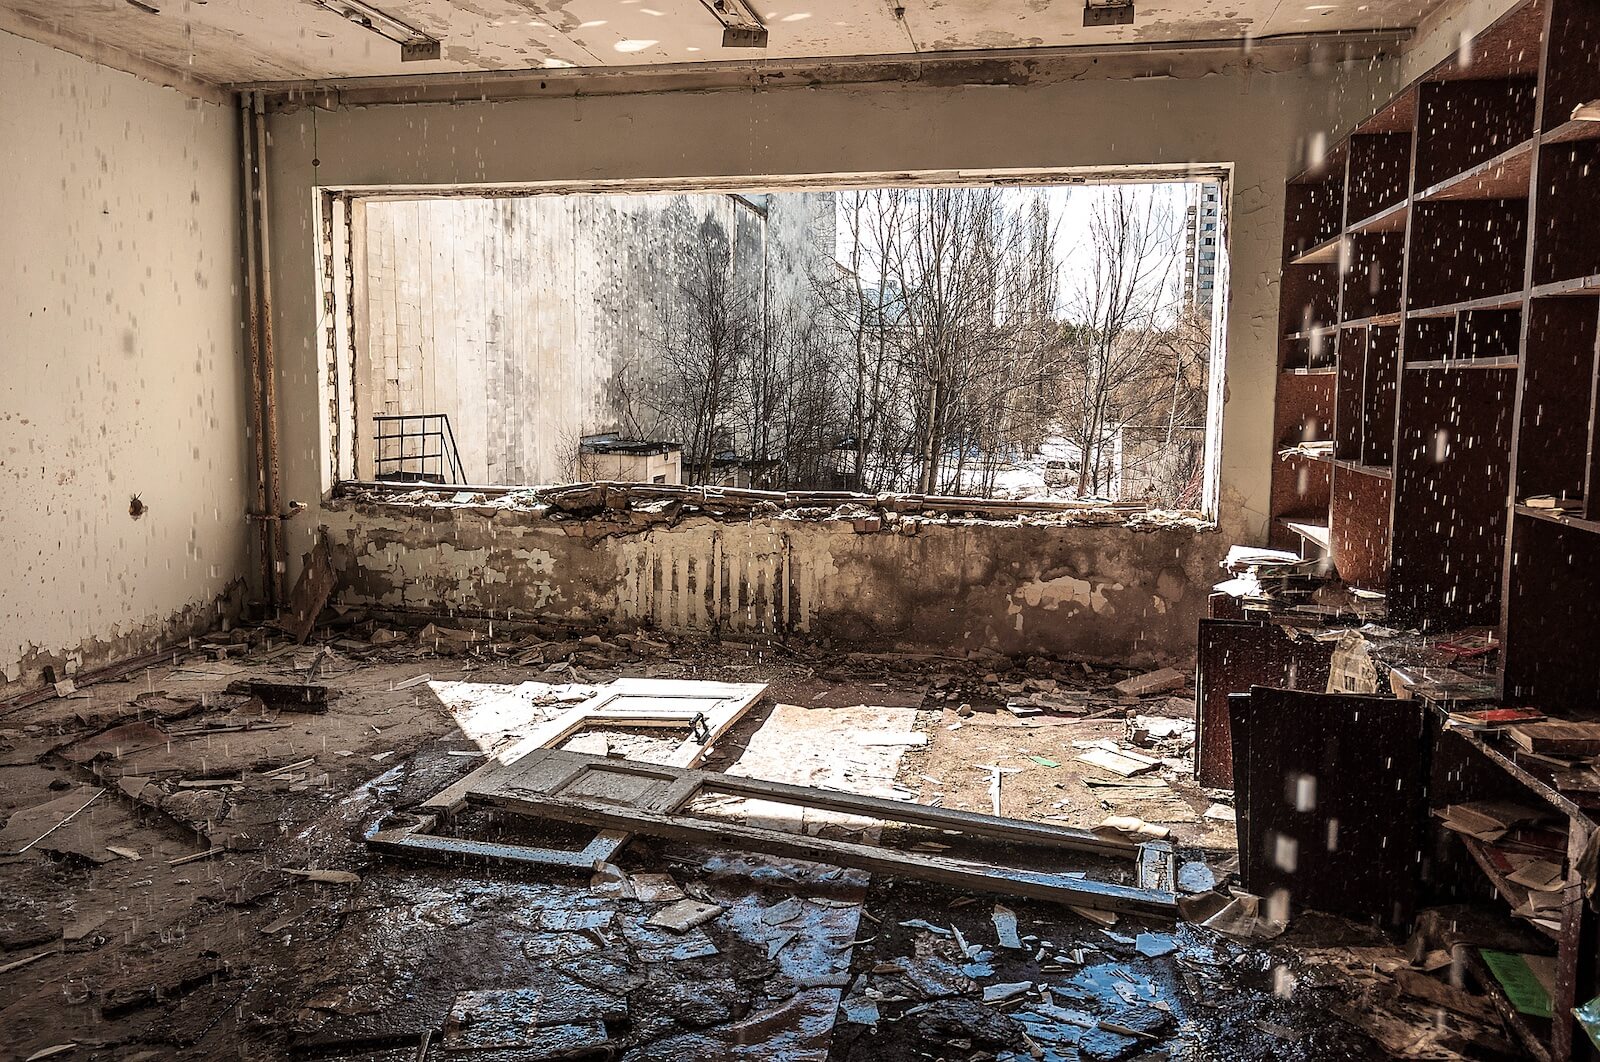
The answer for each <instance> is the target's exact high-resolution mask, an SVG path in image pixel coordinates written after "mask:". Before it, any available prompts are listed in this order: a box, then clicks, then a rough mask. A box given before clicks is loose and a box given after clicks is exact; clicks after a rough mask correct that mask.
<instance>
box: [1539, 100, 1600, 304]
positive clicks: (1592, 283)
mask: <svg viewBox="0 0 1600 1062" xmlns="http://www.w3.org/2000/svg"><path fill="white" fill-rule="evenodd" d="M1594 124H1596V125H1600V122H1596V123H1594ZM1528 294H1529V296H1530V297H1532V298H1535V299H1542V298H1548V297H1551V296H1562V295H1600V273H1591V274H1589V275H1588V276H1586V277H1573V278H1571V279H1570V280H1552V281H1551V282H1550V283H1548V284H1535V285H1534V286H1533V289H1532V290H1531V291H1529V292H1528Z"/></svg>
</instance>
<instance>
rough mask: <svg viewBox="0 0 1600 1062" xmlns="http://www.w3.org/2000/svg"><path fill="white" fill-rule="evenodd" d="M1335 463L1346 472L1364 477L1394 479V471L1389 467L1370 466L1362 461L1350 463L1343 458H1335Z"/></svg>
mask: <svg viewBox="0 0 1600 1062" xmlns="http://www.w3.org/2000/svg"><path fill="white" fill-rule="evenodd" d="M1333 463H1334V464H1335V465H1338V466H1339V467H1340V468H1342V469H1344V470H1345V471H1346V472H1357V473H1360V474H1361V475H1363V476H1377V477H1378V478H1379V479H1393V478H1394V469H1393V468H1391V467H1390V466H1388V465H1368V464H1363V463H1362V462H1360V461H1350V460H1347V459H1345V458H1343V457H1336V458H1334V460H1333Z"/></svg>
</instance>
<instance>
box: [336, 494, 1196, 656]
mask: <svg viewBox="0 0 1600 1062" xmlns="http://www.w3.org/2000/svg"><path fill="white" fill-rule="evenodd" d="M325 520H326V527H327V530H328V535H329V540H330V542H331V544H332V546H333V556H334V566H335V568H336V569H337V570H338V572H339V576H340V579H339V583H340V587H341V590H340V596H341V599H342V600H343V601H344V602H345V603H346V604H350V605H356V606H369V607H374V608H378V609H385V610H394V611H400V612H406V611H414V612H417V613H423V614H429V613H435V612H444V613H455V614H459V615H464V616H473V617H488V618H497V619H505V620H515V619H524V620H526V619H543V620H565V621H569V622H573V623H578V624H593V625H596V626H606V627H615V628H634V627H645V628H652V629H655V630H660V631H671V632H679V633H682V632H702V633H707V634H710V633H718V634H732V635H736V636H742V637H757V638H761V637H784V636H789V635H794V636H800V637H806V638H823V639H828V640H831V641H833V642H835V643H838V644H841V645H845V646H851V647H863V648H888V647H901V648H909V649H927V650H937V651H946V652H953V653H961V652H968V651H976V650H990V651H994V652H1001V653H1006V654H1008V655H1026V654H1031V653H1049V654H1054V655H1058V656H1065V657H1074V658H1079V659H1087V660H1091V661H1102V662H1113V661H1117V662H1130V663H1134V664H1166V663H1182V662H1186V661H1187V660H1188V658H1189V656H1190V653H1191V652H1192V641H1193V631H1194V625H1195V622H1196V621H1197V620H1198V619H1199V618H1200V616H1201V615H1202V614H1203V612H1204V609H1205V604H1206V597H1207V595H1208V594H1209V592H1210V586H1211V583H1212V582H1214V581H1215V578H1216V572H1217V568H1216V564H1217V560H1218V558H1219V557H1220V555H1221V553H1222V552H1223V550H1224V549H1225V543H1224V542H1223V540H1222V538H1221V537H1220V536H1219V535H1217V534H1215V533H1196V532H1194V531H1192V530H1134V529H1131V528H1128V527H1123V526H1105V527H1049V526H1034V525H1024V524H1011V523H1003V522H996V523H986V522H942V521H933V520H907V521H903V522H901V523H900V524H899V525H898V526H897V527H895V528H893V529H889V528H885V529H880V530H861V529H858V526H857V524H856V522H854V521H852V520H850V519H828V520H821V519H789V518H783V517H771V518H755V519H750V520H733V521H718V520H714V519H711V518H709V517H693V518H690V519H687V520H685V521H683V522H682V523H679V524H676V525H674V526H671V527H655V528H651V529H645V530H634V531H621V532H619V531H618V527H617V524H616V523H614V522H602V521H586V520H561V521H554V520H548V519H545V518H543V517H541V516H539V515H537V514H532V513H525V512H517V511H514V510H506V509H495V508H492V507H488V506H479V507H472V506H460V507H450V508H443V507H441V508H410V507H401V506H397V505H387V504H381V503H378V504H374V503H367V502H338V503H334V504H333V505H332V507H331V508H330V510H329V511H328V512H327V513H326V514H325ZM869 526H870V525H869Z"/></svg>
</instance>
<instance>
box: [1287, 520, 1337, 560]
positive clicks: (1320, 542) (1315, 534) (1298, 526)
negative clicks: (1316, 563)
mask: <svg viewBox="0 0 1600 1062" xmlns="http://www.w3.org/2000/svg"><path fill="white" fill-rule="evenodd" d="M1278 523H1280V524H1282V525H1283V526H1284V527H1286V528H1288V529H1289V530H1290V531H1293V532H1294V533H1295V534H1297V535H1299V536H1300V537H1301V538H1303V539H1305V540H1306V541H1307V542H1309V543H1311V544H1312V545H1314V546H1317V547H1318V548H1320V549H1321V550H1322V551H1323V552H1325V553H1326V552H1330V551H1331V550H1332V549H1333V534H1332V532H1330V531H1329V530H1328V524H1327V521H1325V520H1324V521H1322V522H1318V521H1316V520H1313V519H1310V518H1298V519H1297V518H1291V517H1288V516H1280V517H1278Z"/></svg>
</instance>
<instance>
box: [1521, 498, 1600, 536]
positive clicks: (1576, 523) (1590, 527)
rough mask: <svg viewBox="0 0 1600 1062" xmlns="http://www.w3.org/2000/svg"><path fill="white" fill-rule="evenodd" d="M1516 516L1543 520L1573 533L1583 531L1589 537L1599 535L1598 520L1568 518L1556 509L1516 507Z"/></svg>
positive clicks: (1528, 506)
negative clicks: (1569, 529) (1589, 535)
mask: <svg viewBox="0 0 1600 1062" xmlns="http://www.w3.org/2000/svg"><path fill="white" fill-rule="evenodd" d="M1517 515H1518V516H1526V517H1528V518H1529V519H1532V520H1543V521H1544V522H1545V523H1547V524H1555V525H1556V526H1557V527H1566V528H1571V529H1572V530H1574V531H1584V532H1587V533H1588V534H1591V535H1600V520H1589V519H1585V518H1584V517H1581V516H1569V515H1565V514H1563V513H1562V512H1561V511H1560V510H1557V509H1535V508H1534V507H1533V506H1531V505H1521V504H1519V505H1518V506H1517Z"/></svg>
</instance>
